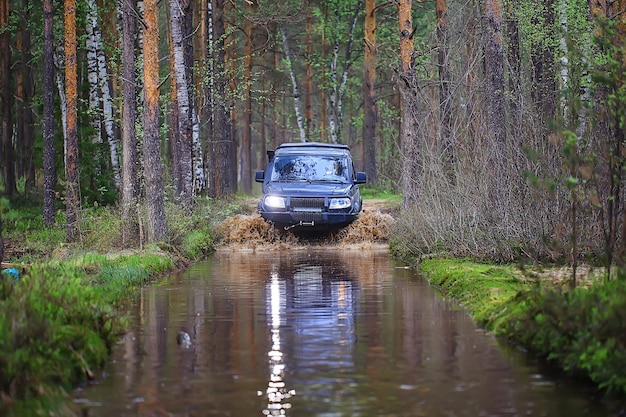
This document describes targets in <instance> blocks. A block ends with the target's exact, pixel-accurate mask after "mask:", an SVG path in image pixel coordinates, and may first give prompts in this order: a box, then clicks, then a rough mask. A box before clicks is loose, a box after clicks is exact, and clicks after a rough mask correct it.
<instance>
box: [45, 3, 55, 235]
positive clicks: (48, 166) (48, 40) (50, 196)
mask: <svg viewBox="0 0 626 417" xmlns="http://www.w3.org/2000/svg"><path fill="white" fill-rule="evenodd" d="M43 8H44V54H43V55H44V56H43V59H44V70H43V72H44V73H43V85H44V89H43V90H44V93H43V113H44V115H43V141H44V150H43V152H44V155H43V223H44V224H45V225H46V226H51V225H53V224H54V216H55V212H56V210H55V207H54V201H55V195H54V190H55V187H56V170H55V168H54V33H53V20H54V8H53V7H52V0H44V5H43Z"/></svg>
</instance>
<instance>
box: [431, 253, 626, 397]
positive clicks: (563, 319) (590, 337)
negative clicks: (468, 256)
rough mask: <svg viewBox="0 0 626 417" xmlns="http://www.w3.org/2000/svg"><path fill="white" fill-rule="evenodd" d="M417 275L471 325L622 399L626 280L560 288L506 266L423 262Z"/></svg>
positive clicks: (625, 359)
mask: <svg viewBox="0 0 626 417" xmlns="http://www.w3.org/2000/svg"><path fill="white" fill-rule="evenodd" d="M420 270H421V272H422V273H423V274H424V275H425V277H426V278H427V279H428V281H429V282H430V283H431V285H433V286H435V287H437V288H439V289H440V290H441V291H442V293H443V294H445V295H446V296H448V297H451V298H454V299H456V300H458V302H459V303H460V304H462V305H463V306H465V307H467V309H468V311H469V313H470V314H471V315H472V317H473V318H474V319H475V320H476V322H477V323H478V324H479V325H480V326H483V327H485V328H486V329H488V330H490V331H492V332H493V333H494V334H495V335H497V336H499V337H501V338H504V339H506V340H508V341H509V342H510V343H512V344H515V345H518V346H520V347H523V348H524V349H525V350H527V351H528V352H529V353H531V354H533V355H536V356H537V357H539V358H542V359H544V360H546V361H547V362H549V363H551V364H553V365H555V366H556V367H558V368H560V369H562V370H564V371H565V372H568V373H570V374H572V375H576V376H581V377H584V378H587V379H589V380H590V381H591V382H593V383H594V384H595V385H596V386H597V387H598V388H600V389H602V390H604V391H605V392H606V393H609V394H612V395H613V394H615V395H617V396H618V397H619V396H621V397H622V398H623V396H625V395H626V376H625V375H626V344H625V343H624V340H625V339H624V323H626V277H625V276H621V277H618V278H617V279H616V280H613V281H604V280H602V281H596V282H595V283H594V284H593V285H591V286H590V287H588V288H582V287H579V288H576V289H574V290H569V289H567V290H565V289H564V288H563V287H561V286H559V285H553V284H551V283H549V282H546V281H545V280H544V281H540V280H537V279H530V278H527V277H526V276H525V275H524V274H523V273H522V272H521V270H520V269H519V268H518V267H516V266H512V265H498V266H494V265H490V264H484V263H478V262H472V261H466V260H461V259H425V260H423V261H422V262H421V263H420Z"/></svg>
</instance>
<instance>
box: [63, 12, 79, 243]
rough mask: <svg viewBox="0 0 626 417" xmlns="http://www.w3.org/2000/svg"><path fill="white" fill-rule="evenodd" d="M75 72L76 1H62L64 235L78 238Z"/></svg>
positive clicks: (71, 239)
mask: <svg viewBox="0 0 626 417" xmlns="http://www.w3.org/2000/svg"><path fill="white" fill-rule="evenodd" d="M76 74H77V71H76V0H65V93H66V97H67V132H66V133H67V136H66V139H65V211H66V238H67V241H68V242H74V241H76V239H77V238H78V209H79V199H80V197H79V195H80V192H79V186H80V184H79V177H78V118H77V111H76V106H77V104H78V89H77V76H76Z"/></svg>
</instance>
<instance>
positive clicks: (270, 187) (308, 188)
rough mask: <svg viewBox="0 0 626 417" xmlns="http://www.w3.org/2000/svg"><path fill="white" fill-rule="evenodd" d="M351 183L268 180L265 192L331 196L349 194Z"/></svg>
mask: <svg viewBox="0 0 626 417" xmlns="http://www.w3.org/2000/svg"><path fill="white" fill-rule="evenodd" d="M351 187H352V184H348V183H339V182H337V183H328V182H315V181H313V182H308V181H302V182H270V183H268V184H267V188H266V189H265V194H270V193H271V194H276V195H283V196H284V195H290V196H303V195H304V196H310V197H316V196H319V197H324V196H328V197H333V196H344V195H347V194H349V192H350V188H351Z"/></svg>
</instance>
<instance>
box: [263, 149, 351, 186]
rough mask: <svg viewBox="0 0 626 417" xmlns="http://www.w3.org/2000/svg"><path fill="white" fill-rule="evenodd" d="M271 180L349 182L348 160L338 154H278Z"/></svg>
mask: <svg viewBox="0 0 626 417" xmlns="http://www.w3.org/2000/svg"><path fill="white" fill-rule="evenodd" d="M271 181H341V182H348V181H349V178H348V161H347V159H346V158H343V157H336V156H335V157H332V156H311V155H288V156H277V157H276V159H275V161H274V168H273V170H272V177H271Z"/></svg>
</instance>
